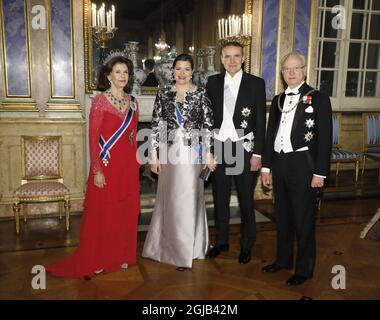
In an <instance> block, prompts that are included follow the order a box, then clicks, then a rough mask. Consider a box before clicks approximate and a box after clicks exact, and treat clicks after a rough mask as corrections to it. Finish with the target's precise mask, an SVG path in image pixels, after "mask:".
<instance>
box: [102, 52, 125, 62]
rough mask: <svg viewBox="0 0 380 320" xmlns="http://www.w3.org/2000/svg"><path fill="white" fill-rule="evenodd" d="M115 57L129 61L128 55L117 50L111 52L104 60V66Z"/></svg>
mask: <svg viewBox="0 0 380 320" xmlns="http://www.w3.org/2000/svg"><path fill="white" fill-rule="evenodd" d="M114 57H124V58H127V59H128V56H127V54H126V53H125V52H124V51H120V50H115V51H111V52H110V53H109V54H108V55H107V56H106V57H105V59H104V61H103V65H106V64H107V63H108V62H109V61H110V60H111V59H112V58H114Z"/></svg>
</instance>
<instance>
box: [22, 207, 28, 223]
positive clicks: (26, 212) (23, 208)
mask: <svg viewBox="0 0 380 320" xmlns="http://www.w3.org/2000/svg"><path fill="white" fill-rule="evenodd" d="M22 211H23V214H24V223H26V216H27V215H28V205H27V204H24V205H23V206H22Z"/></svg>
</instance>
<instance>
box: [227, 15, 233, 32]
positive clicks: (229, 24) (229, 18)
mask: <svg viewBox="0 0 380 320" xmlns="http://www.w3.org/2000/svg"><path fill="white" fill-rule="evenodd" d="M228 26H229V30H228V31H229V32H228V35H229V36H230V37H231V36H232V17H231V16H229V17H228Z"/></svg>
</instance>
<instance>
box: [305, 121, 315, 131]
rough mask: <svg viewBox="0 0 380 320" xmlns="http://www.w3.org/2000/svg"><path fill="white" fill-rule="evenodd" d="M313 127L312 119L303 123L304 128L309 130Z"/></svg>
mask: <svg viewBox="0 0 380 320" xmlns="http://www.w3.org/2000/svg"><path fill="white" fill-rule="evenodd" d="M314 125H315V122H314V120H313V119H307V120H306V122H305V126H306V127H308V128H309V129H310V128H313V127H314Z"/></svg>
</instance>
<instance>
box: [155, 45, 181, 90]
mask: <svg viewBox="0 0 380 320" xmlns="http://www.w3.org/2000/svg"><path fill="white" fill-rule="evenodd" d="M176 57H177V50H176V48H175V46H173V47H172V48H171V49H170V52H168V53H166V54H164V55H163V56H162V57H161V59H160V61H157V62H156V66H155V67H154V74H155V75H156V78H157V80H158V85H159V88H164V87H167V86H169V85H171V84H173V83H174V78H173V72H172V67H173V62H174V60H175V58H176Z"/></svg>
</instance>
